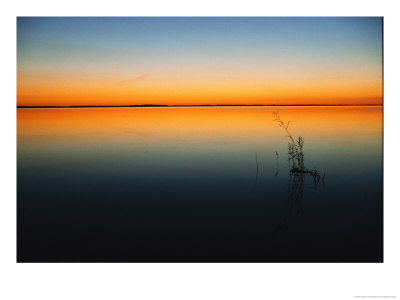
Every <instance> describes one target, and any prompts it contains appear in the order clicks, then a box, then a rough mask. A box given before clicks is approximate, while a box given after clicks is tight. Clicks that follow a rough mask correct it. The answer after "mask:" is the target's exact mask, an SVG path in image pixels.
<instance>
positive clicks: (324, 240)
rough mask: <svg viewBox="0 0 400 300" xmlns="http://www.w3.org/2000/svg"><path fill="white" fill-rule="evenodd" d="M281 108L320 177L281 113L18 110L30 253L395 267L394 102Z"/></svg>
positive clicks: (64, 258) (36, 258) (32, 256)
mask: <svg viewBox="0 0 400 300" xmlns="http://www.w3.org/2000/svg"><path fill="white" fill-rule="evenodd" d="M278 109H279V113H280V116H281V118H282V119H283V120H285V121H291V127H290V128H292V132H293V135H295V136H298V135H301V136H304V138H305V148H304V152H305V165H306V166H307V167H308V168H314V167H315V168H316V169H317V170H318V171H319V172H320V173H321V175H323V174H325V178H324V182H322V180H321V181H320V182H319V183H318V185H317V186H316V185H315V184H314V181H313V179H312V177H309V176H305V177H301V176H297V177H295V176H290V174H289V170H288V162H287V156H286V155H287V142H288V139H287V137H285V132H284V131H283V130H282V128H280V127H279V126H278V125H277V124H276V123H275V122H274V121H273V115H272V112H273V111H275V110H276V108H268V107H229V108H227V107H214V108H213V107H209V108H109V109H108V108H107V109H18V112H17V116H18V148H17V151H18V153H17V198H18V199H17V212H18V215H17V220H18V224H17V242H18V244H17V250H18V254H17V255H18V261H20V262H70V261H73V262H382V261H383V209H382V208H383V197H382V192H383V186H382V108H381V107H303V108H296V107H291V108H290V107H286V108H283V107H281V108H278ZM275 152H278V155H279V156H278V159H277V155H276V153H275ZM255 153H257V162H258V171H257V164H256V158H255V156H256V154H255Z"/></svg>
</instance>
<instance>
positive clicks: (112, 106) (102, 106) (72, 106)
mask: <svg viewBox="0 0 400 300" xmlns="http://www.w3.org/2000/svg"><path fill="white" fill-rule="evenodd" d="M235 106H237V107H254V106H259V107H275V106H276V107H281V106H292V107H293V106H299V107H304V106H383V104H216V105H211V104H202V105H156V104H154V105H153V104H143V105H71V106H36V105H35V106H25V105H20V106H17V109H18V108H129V107H144V108H146V107H235Z"/></svg>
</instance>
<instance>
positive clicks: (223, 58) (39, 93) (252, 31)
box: [17, 18, 382, 106]
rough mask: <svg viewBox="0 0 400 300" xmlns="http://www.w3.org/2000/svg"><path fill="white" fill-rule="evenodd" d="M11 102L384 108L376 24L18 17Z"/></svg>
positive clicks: (379, 24) (336, 20)
mask: <svg viewBox="0 0 400 300" xmlns="http://www.w3.org/2000/svg"><path fill="white" fill-rule="evenodd" d="M17 32H18V36H17V42H18V44H17V105H18V106H70V105H78V106H79V105H82V106H84V105H142V104H156V105H201V104H210V105H216V104H245V105H251V104H266V105H268V104H277V105H279V104H358V105H360V104H382V19H381V18H18V21H17Z"/></svg>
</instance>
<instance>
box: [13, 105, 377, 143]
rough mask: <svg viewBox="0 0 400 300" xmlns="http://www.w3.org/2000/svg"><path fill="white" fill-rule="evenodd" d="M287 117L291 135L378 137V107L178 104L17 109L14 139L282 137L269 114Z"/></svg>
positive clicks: (284, 118)
mask: <svg viewBox="0 0 400 300" xmlns="http://www.w3.org/2000/svg"><path fill="white" fill-rule="evenodd" d="M274 111H279V114H280V116H281V119H282V120H284V121H290V122H291V123H290V124H291V125H290V129H291V130H292V131H293V134H294V135H303V136H305V137H308V136H314V137H323V136H325V137H333V136H340V137H341V138H346V137H350V138H351V137H354V136H358V137H363V136H364V137H365V138H372V137H377V136H381V135H382V107H195V108H194V107H192V108H190V107H185V108H183V107H179V108H88V109H18V110H17V120H18V121H17V125H18V137H19V139H21V141H23V140H25V139H30V138H33V137H34V138H40V139H41V140H43V139H49V140H51V139H59V138H64V139H65V138H71V139H78V138H80V137H81V138H82V137H88V136H92V137H93V136H96V137H98V138H101V139H113V138H117V137H118V136H121V135H126V134H134V135H136V136H139V137H157V138H172V139H185V138H191V137H193V136H199V137H201V136H204V137H218V138H230V139H237V140H240V139H244V140H246V139H248V138H249V137H251V136H260V135H261V136H264V137H282V136H284V132H283V131H282V130H281V128H279V127H278V126H277V124H276V122H274V121H273V119H274V116H273V112H274Z"/></svg>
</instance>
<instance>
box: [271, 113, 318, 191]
mask: <svg viewBox="0 0 400 300" xmlns="http://www.w3.org/2000/svg"><path fill="white" fill-rule="evenodd" d="M273 114H274V121H276V122H277V123H278V125H279V126H280V127H282V128H283V129H284V130H285V132H286V134H287V137H288V138H289V143H288V161H289V171H290V173H291V174H293V175H296V174H298V175H310V176H312V177H313V179H314V184H315V185H317V184H318V182H319V181H320V179H321V175H320V174H319V172H318V171H317V170H316V169H315V168H314V169H312V170H310V169H307V168H306V167H305V166H304V153H303V147H304V137H302V136H299V137H298V138H297V139H295V138H294V137H293V135H292V134H291V133H290V131H289V125H290V121H288V122H287V123H285V122H283V121H282V120H281V118H280V116H279V112H278V111H275V112H273ZM323 181H324V182H323V183H325V174H324V177H323Z"/></svg>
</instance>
